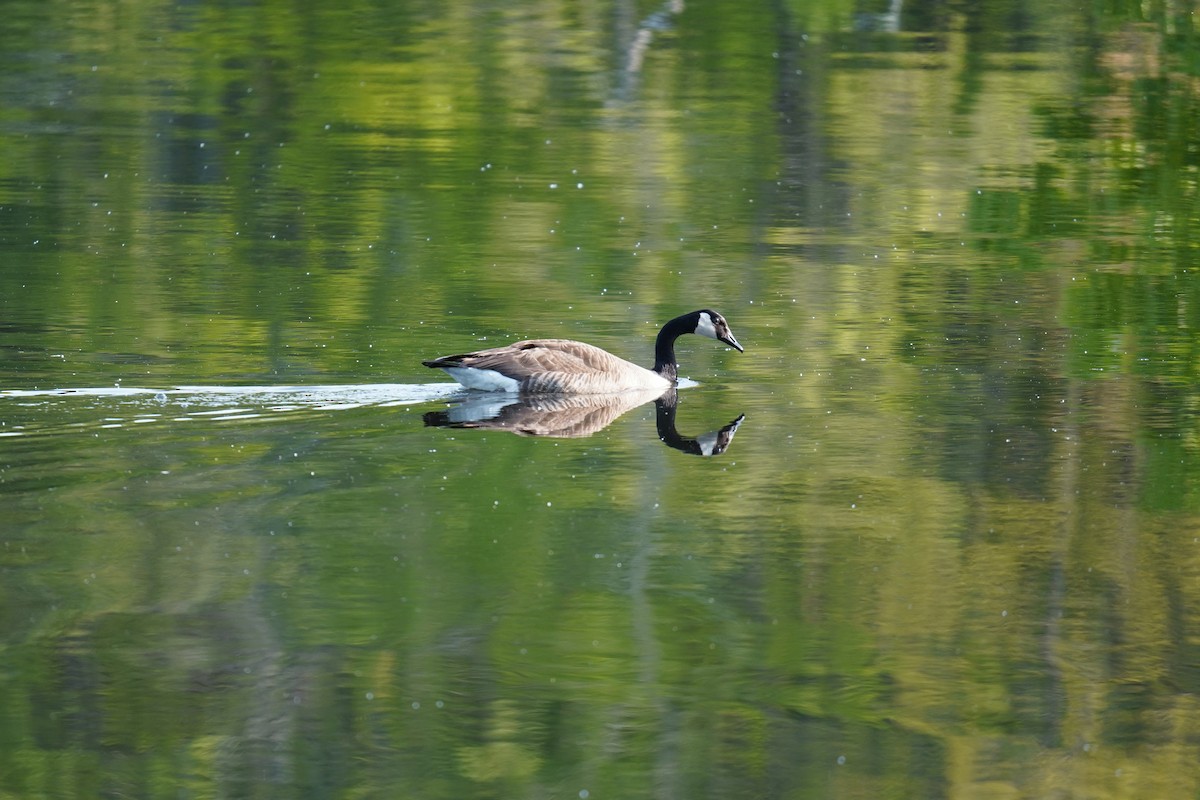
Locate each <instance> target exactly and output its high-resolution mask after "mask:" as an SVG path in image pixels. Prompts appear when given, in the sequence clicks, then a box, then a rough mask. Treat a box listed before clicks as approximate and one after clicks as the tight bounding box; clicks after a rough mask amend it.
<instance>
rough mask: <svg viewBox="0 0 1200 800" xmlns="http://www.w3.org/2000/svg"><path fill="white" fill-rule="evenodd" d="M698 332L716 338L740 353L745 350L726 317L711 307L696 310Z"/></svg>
mask: <svg viewBox="0 0 1200 800" xmlns="http://www.w3.org/2000/svg"><path fill="white" fill-rule="evenodd" d="M696 334H697V335H699V336H707V337H708V338H710V339H716V340H717V341H718V342H724V343H725V344H727V345H729V346H730V347H732V348H733V349H735V350H737V351H738V352H739V353H744V352H745V350H744V349H743V348H742V346H741V345H740V344H738V340H737V338H736V337H734V335H733V331H731V330H729V323H728V322H726V321H725V318H724V317H722V316H721V315H720V314H718V313H717V312H716V311H713V310H711V309H707V308H706V309H703V310H701V311H697V312H696Z"/></svg>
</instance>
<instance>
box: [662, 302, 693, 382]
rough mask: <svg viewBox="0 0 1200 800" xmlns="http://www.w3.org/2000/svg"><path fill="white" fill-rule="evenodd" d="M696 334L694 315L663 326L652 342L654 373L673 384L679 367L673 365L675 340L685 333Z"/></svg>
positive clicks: (686, 315) (685, 315)
mask: <svg viewBox="0 0 1200 800" xmlns="http://www.w3.org/2000/svg"><path fill="white" fill-rule="evenodd" d="M695 332H696V315H695V314H684V315H683V316H682V317H676V318H675V319H673V320H671V321H670V322H668V323H667V324H666V325H663V327H662V330H661V331H659V332H658V339H657V340H655V342H654V371H655V372H657V373H658V374H659V375H662V376H663V377H664V378H666V379H667V380H669V381H670V382H671V383H674V382H675V381H676V380H678V379H679V365H678V364H676V363H675V340H676V339H678V338H679V337H680V336H683V335H684V334H685V333H695Z"/></svg>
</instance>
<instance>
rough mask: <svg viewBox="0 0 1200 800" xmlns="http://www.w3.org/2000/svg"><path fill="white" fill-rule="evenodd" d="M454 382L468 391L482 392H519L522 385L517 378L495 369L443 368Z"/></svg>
mask: <svg viewBox="0 0 1200 800" xmlns="http://www.w3.org/2000/svg"><path fill="white" fill-rule="evenodd" d="M442 369H443V370H445V371H446V374H447V375H449V376H450V377H451V378H454V380H456V381H458V382H459V383H461V384H462V385H463V386H465V387H467V388H468V389H478V390H479V391H481V392H519V391H520V390H521V384H520V383H518V382H517V379H516V378H510V377H508V376H507V375H505V374H504V373H502V372H497V371H496V370H494V369H475V368H474V367H442Z"/></svg>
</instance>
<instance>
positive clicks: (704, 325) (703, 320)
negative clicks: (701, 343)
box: [696, 311, 717, 339]
mask: <svg viewBox="0 0 1200 800" xmlns="http://www.w3.org/2000/svg"><path fill="white" fill-rule="evenodd" d="M696 334H697V335H699V336H707V337H708V338H710V339H715V338H717V326H716V325H714V324H713V321H712V317H710V316H709V315H708V312H707V311H705V312H702V313H701V314H700V321H699V322H697V323H696Z"/></svg>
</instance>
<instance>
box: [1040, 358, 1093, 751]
mask: <svg viewBox="0 0 1200 800" xmlns="http://www.w3.org/2000/svg"><path fill="white" fill-rule="evenodd" d="M1063 374H1066V369H1065V365H1064V370H1063ZM1066 384H1067V389H1066V391H1067V396H1066V398H1065V400H1066V403H1065V405H1066V409H1065V410H1064V412H1063V414H1062V417H1061V418H1062V419H1063V423H1062V429H1061V433H1062V434H1063V437H1064V438H1063V445H1062V448H1063V449H1062V452H1061V453H1060V455H1059V458H1058V461H1059V464H1060V475H1059V479H1058V483H1059V487H1058V494H1059V501H1058V525H1057V530H1056V531H1055V536H1054V541H1053V546H1052V547H1051V555H1050V565H1049V570H1050V574H1049V578H1050V581H1049V585H1048V588H1047V594H1046V627H1045V632H1044V633H1043V635H1042V646H1041V660H1042V663H1043V664H1044V665H1045V669H1046V679H1047V680H1046V686H1045V690H1044V691H1043V692H1042V711H1043V713H1042V718H1043V719H1045V721H1046V728H1045V730H1044V731H1043V732H1042V737H1041V740H1042V741H1041V743H1042V745H1043V746H1044V747H1058V746H1061V744H1062V726H1063V716H1064V714H1065V713H1066V697H1065V696H1064V693H1065V691H1066V684H1065V680H1064V677H1063V668H1062V661H1063V652H1062V650H1063V642H1062V619H1063V615H1064V614H1065V613H1066V610H1065V607H1066V596H1067V577H1066V564H1067V559H1068V557H1069V553H1070V549H1071V542H1072V541H1073V540H1074V538H1075V535H1076V533H1078V532H1079V528H1080V523H1081V519H1080V513H1079V512H1080V507H1079V502H1080V496H1079V459H1080V458H1081V457H1082V455H1083V454H1082V453H1080V447H1079V423H1078V421H1077V420H1078V419H1079V416H1080V414H1081V413H1082V410H1081V409H1080V402H1079V391H1080V390H1079V381H1078V380H1076V379H1075V378H1071V377H1067V378H1066Z"/></svg>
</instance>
